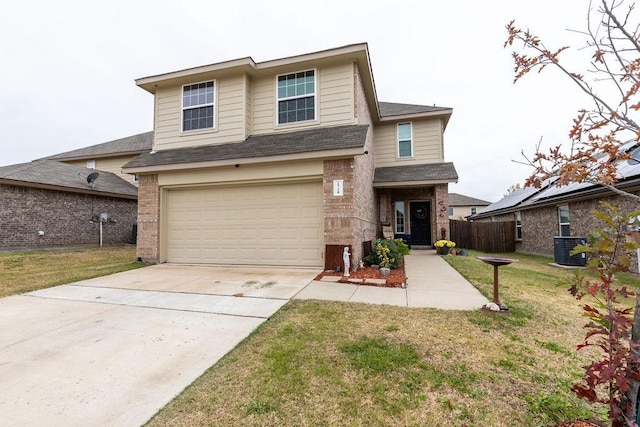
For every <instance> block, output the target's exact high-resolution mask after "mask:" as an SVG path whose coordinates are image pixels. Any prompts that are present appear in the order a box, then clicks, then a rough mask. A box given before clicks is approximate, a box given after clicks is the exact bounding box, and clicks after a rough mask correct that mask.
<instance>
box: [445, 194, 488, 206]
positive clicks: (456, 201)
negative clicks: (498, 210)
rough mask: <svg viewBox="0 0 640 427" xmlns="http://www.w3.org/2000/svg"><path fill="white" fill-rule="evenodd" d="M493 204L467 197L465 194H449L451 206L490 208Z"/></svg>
mask: <svg viewBox="0 0 640 427" xmlns="http://www.w3.org/2000/svg"><path fill="white" fill-rule="evenodd" d="M490 204H491V202H487V201H486V200H480V199H476V198H474V197H469V196H465V195H464V194H458V193H449V206H489V205H490Z"/></svg>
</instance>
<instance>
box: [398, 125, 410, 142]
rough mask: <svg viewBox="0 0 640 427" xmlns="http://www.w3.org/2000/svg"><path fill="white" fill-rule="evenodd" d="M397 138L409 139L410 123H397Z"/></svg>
mask: <svg viewBox="0 0 640 427" xmlns="http://www.w3.org/2000/svg"><path fill="white" fill-rule="evenodd" d="M398 139H411V123H401V124H399V125H398Z"/></svg>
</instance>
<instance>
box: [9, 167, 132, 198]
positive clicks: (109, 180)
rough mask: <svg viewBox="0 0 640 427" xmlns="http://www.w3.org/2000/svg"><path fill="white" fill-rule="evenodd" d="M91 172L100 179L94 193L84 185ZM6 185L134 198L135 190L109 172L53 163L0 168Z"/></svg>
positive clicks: (86, 184) (88, 186) (89, 187)
mask: <svg viewBox="0 0 640 427" xmlns="http://www.w3.org/2000/svg"><path fill="white" fill-rule="evenodd" d="M91 172H98V173H99V174H100V175H99V177H98V179H97V180H96V182H95V189H92V188H91V186H90V185H89V184H88V183H87V179H86V178H87V176H88V175H89V174H90V173H91ZM2 181H5V182H6V181H9V182H11V183H15V185H19V184H20V183H24V184H25V185H28V186H30V185H38V186H46V187H56V188H58V189H61V190H62V189H64V190H66V191H72V192H73V191H79V190H80V191H82V192H95V193H97V194H101V195H104V196H112V197H126V198H136V197H137V196H138V189H137V188H136V186H135V185H133V184H130V183H128V182H127V181H125V180H124V179H122V178H120V177H119V176H117V175H115V174H113V173H111V172H103V171H94V170H93V169H87V168H81V167H78V166H73V165H70V164H67V163H61V162H57V161H55V160H34V161H33V162H30V163H20V164H17V165H9V166H2V167H0V182H2Z"/></svg>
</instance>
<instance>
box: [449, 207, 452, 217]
mask: <svg viewBox="0 0 640 427" xmlns="http://www.w3.org/2000/svg"><path fill="white" fill-rule="evenodd" d="M449 216H453V206H449Z"/></svg>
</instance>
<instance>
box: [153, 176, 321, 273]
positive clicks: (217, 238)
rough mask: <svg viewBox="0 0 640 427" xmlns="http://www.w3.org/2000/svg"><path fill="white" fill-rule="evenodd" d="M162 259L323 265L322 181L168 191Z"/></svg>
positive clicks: (249, 263)
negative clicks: (163, 255)
mask: <svg viewBox="0 0 640 427" xmlns="http://www.w3.org/2000/svg"><path fill="white" fill-rule="evenodd" d="M163 197H164V201H163V205H164V206H165V212H166V221H164V224H165V227H166V228H165V230H166V233H165V234H164V235H165V236H166V238H165V239H166V240H165V241H164V242H162V243H164V245H165V251H164V254H165V257H164V258H165V260H166V261H168V262H177V263H193V264H228V265H277V266H304V267H322V266H323V260H322V256H323V251H324V238H323V233H324V218H323V208H322V183H321V182H317V181H315V182H301V183H300V182H298V183H269V184H264V185H246V186H226V187H197V188H186V189H185V188H176V189H167V190H166V191H165V192H164V193H163Z"/></svg>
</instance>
